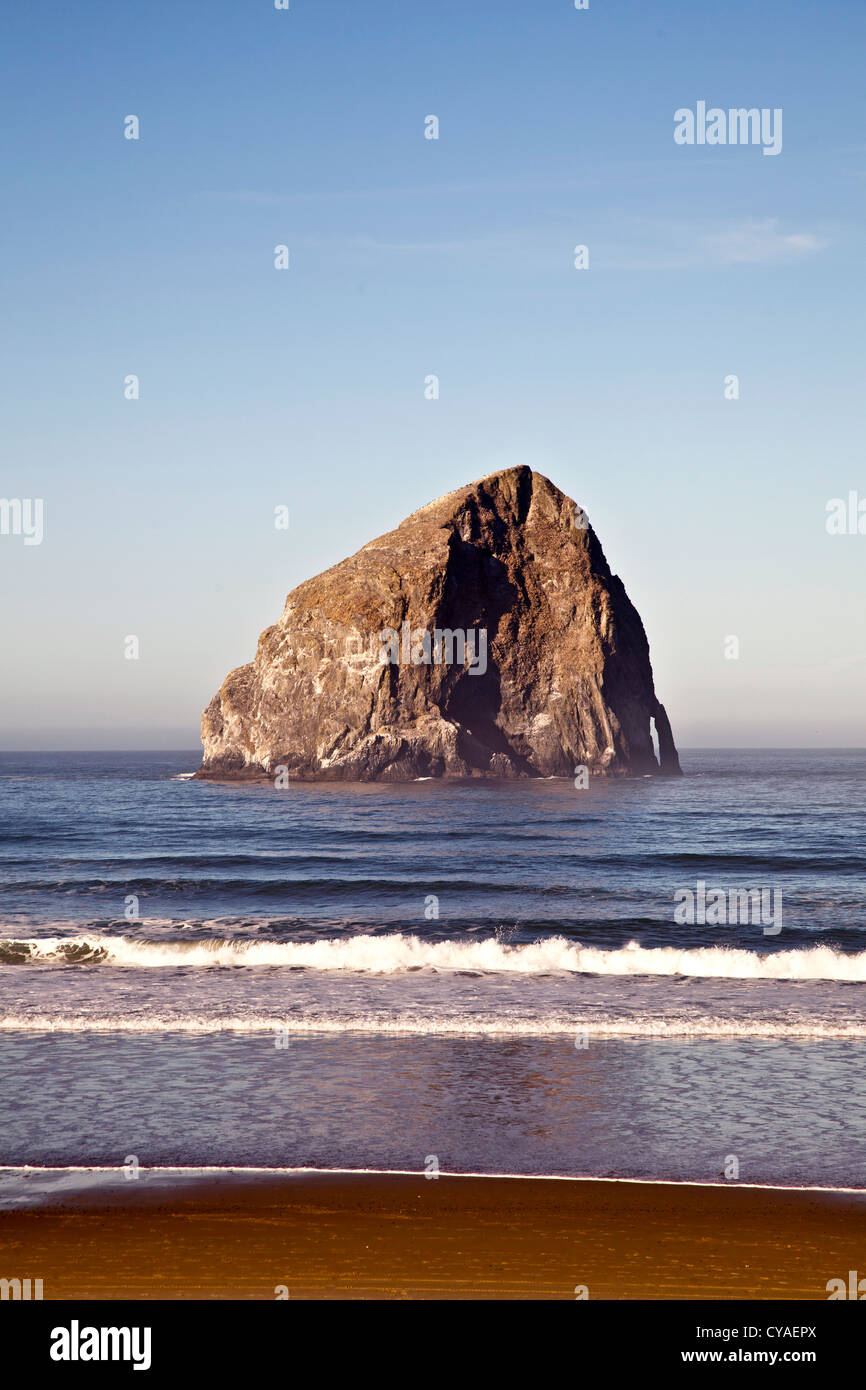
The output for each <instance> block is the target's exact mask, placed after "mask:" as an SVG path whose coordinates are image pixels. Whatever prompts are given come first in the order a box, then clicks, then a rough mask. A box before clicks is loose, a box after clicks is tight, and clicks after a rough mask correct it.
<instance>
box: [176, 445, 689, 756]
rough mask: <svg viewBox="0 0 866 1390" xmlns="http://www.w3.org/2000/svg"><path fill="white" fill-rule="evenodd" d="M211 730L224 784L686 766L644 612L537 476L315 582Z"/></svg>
mask: <svg viewBox="0 0 866 1390" xmlns="http://www.w3.org/2000/svg"><path fill="white" fill-rule="evenodd" d="M651 721H653V722H654V724H655V730H656V735H657V739H658V753H659V756H658V758H657V757H656V754H655V751H654V747H653V738H652V731H651ZM201 733H202V743H203V745H204V761H203V764H202V767H201V770H200V771H199V773H198V776H199V777H209V778H239V777H262V776H268V777H274V776H275V775H282V776H283V777H287V778H288V779H299V780H306V781H317V780H326V779H327V780H346V781H410V780H412V779H414V778H416V777H442V778H446V777H451V778H455V777H473V778H477V777H574V776H575V773H576V770H577V769H581V768H585V769H586V770H587V773H588V774H606V775H615V774H624V775H632V776H640V775H644V774H646V773H665V774H678V773H679V772H680V766H679V759H678V757H677V751H676V747H675V745H674V739H673V734H672V733H671V727H670V723H669V721H668V717H667V715H666V713H665V710H664V706H663V705H661V704H660V703H659V701H658V699H657V698H656V693H655V687H654V685H653V674H652V667H651V666H650V658H649V645H648V643H647V638H646V634H645V632H644V629H643V624H642V622H641V620H640V617H639V616H638V613H637V611H636V610H635V608H634V607H633V605H632V603H631V602H630V600H629V598H628V595H627V594H626V592H625V589H624V587H623V584H622V582H621V580H620V579H618V578H617V576H616V575H615V574H611V571H610V567H609V565H608V563H607V561H606V559H605V557H604V552H603V551H602V548H601V545H600V544H599V541H598V538H597V537H596V535H595V532H594V531H593V529H592V527H591V526H590V525H589V522H588V519H587V518H586V516H585V514H584V513H583V512H582V511H581V509H580V508H579V507H578V506H577V505H576V504H575V503H574V502H573V501H572V500H571V499H570V498H569V497H566V496H565V494H564V493H562V492H560V491H559V489H558V488H556V487H554V486H553V484H552V483H551V482H549V481H548V479H547V478H545V477H542V475H541V474H540V473H534V472H533V471H532V469H530V468H526V467H521V468H508V469H505V470H503V471H502V472H500V473H493V474H491V475H490V476H489V477H487V478H482V479H481V480H480V481H479V482H476V483H471V484H469V485H468V486H467V487H462V488H458V489H457V490H456V491H454V492H449V493H447V494H446V495H445V496H444V497H440V498H438V499H437V500H436V501H435V502H430V503H429V504H428V505H427V506H426V507H422V508H421V510H420V511H417V512H413V513H412V515H411V516H410V517H407V518H406V520H405V521H403V522H401V524H400V525H399V526H398V527H397V528H396V530H394V531H389V532H388V534H387V535H385V536H381V537H380V538H379V539H378V540H374V541H370V542H369V544H368V545H365V546H364V547H363V549H361V550H359V551H358V552H357V554H356V555H353V556H351V557H350V558H349V559H348V560H343V561H342V562H341V563H340V564H338V565H334V566H333V567H332V568H331V569H329V570H325V572H324V574H320V575H317V577H316V578H315V579H309V580H307V581H306V582H305V583H303V584H300V585H299V586H298V588H297V589H294V590H293V591H292V593H290V594H289V596H288V598H287V599H286V604H285V608H284V609H283V614H282V617H281V618H280V620H279V622H277V623H275V624H274V626H273V627H269V628H267V629H266V630H265V631H264V632H263V633H262V635H261V637H260V638H259V644H258V649H257V651H256V655H255V659H254V660H253V661H252V662H251V663H250V664H249V665H247V666H239V667H238V668H237V670H235V671H232V672H230V673H229V675H228V676H227V677H226V679H225V681H224V682H223V684H222V687H221V689H220V690H219V692H218V693H217V694H216V695H215V696H214V698H213V699H212V700H211V702H210V704H209V705H208V707H207V709H206V710H205V712H204V715H203V716H202V728H201ZM580 775H583V774H580Z"/></svg>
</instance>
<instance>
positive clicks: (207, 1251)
mask: <svg viewBox="0 0 866 1390" xmlns="http://www.w3.org/2000/svg"><path fill="white" fill-rule="evenodd" d="M864 1263H866V1194H859V1193H842V1192H820V1191H802V1190H784V1189H782V1190H780V1189H767V1188H761V1189H758V1188H744V1187H740V1188H737V1187H733V1186H732V1187H722V1186H715V1185H714V1186H699V1185H686V1184H657V1183H632V1182H605V1181H593V1180H566V1181H560V1180H556V1179H536V1178H532V1179H513V1178H479V1177H458V1176H445V1175H443V1176H440V1177H439V1178H437V1179H425V1178H424V1176H423V1174H419V1175H417V1176H416V1175H402V1174H401V1175H390V1174H363V1175H356V1174H333V1173H316V1174H311V1173H303V1174H297V1175H294V1174H293V1175H280V1176H278V1177H261V1176H254V1177H251V1176H248V1175H231V1176H225V1177H219V1178H187V1179H184V1180H182V1185H180V1186H178V1183H177V1181H176V1180H175V1181H174V1182H173V1183H172V1184H170V1185H167V1184H166V1182H165V1180H164V1179H154V1178H153V1177H149V1176H148V1175H147V1174H143V1175H142V1177H141V1178H140V1179H139V1180H138V1181H137V1182H135V1183H126V1184H124V1185H123V1186H122V1187H121V1186H120V1185H118V1187H117V1188H114V1189H111V1190H109V1191H108V1192H107V1191H106V1190H105V1189H104V1188H103V1189H102V1190H90V1191H87V1192H80V1193H77V1194H75V1195H72V1196H64V1197H63V1198H62V1199H55V1200H53V1201H51V1202H48V1203H46V1204H45V1205H43V1206H40V1207H37V1208H30V1209H27V1210H13V1211H5V1212H2V1213H0V1272H2V1273H3V1274H5V1275H7V1276H11V1275H12V1274H18V1275H20V1276H21V1277H28V1276H29V1277H32V1278H41V1279H42V1280H43V1285H44V1298H45V1299H46V1300H48V1299H150V1298H162V1299H165V1298H168V1299H274V1298H275V1297H277V1296H278V1294H277V1290H278V1289H283V1290H285V1291H287V1293H288V1296H289V1297H290V1298H293V1299H299V1298H300V1299H574V1298H575V1296H576V1295H575V1290H576V1288H577V1287H579V1286H586V1288H587V1290H588V1296H589V1298H591V1299H746V1298H749V1299H754V1298H757V1299H815V1300H825V1299H826V1298H827V1292H826V1285H827V1281H828V1279H830V1278H835V1277H843V1278H846V1277H847V1273H848V1271H849V1270H850V1269H858V1268H860V1267H861V1266H863V1265H864ZM283 1296H284V1297H285V1296H286V1295H285V1292H284V1293H283Z"/></svg>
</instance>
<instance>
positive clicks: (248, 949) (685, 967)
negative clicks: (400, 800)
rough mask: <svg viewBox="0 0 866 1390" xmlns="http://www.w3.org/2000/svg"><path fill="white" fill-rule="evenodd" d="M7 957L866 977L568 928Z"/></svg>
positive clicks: (114, 941)
mask: <svg viewBox="0 0 866 1390" xmlns="http://www.w3.org/2000/svg"><path fill="white" fill-rule="evenodd" d="M0 964H2V965H28V964H30V965H32V964H46V965H48V964H50V965H79V966H80V965H103V966H122V967H126V968H134V969H172V968H177V967H179V966H182V967H186V968H196V969H201V968H207V967H213V966H222V967H232V966H234V967H251V966H258V967H279V966H281V967H284V968H290V969H305V970H323V971H339V970H344V971H353V972H356V973H364V974H376V975H396V974H401V973H403V972H405V971H410V970H430V971H467V970H469V971H476V972H478V973H480V974H494V973H509V974H525V975H549V974H555V973H560V972H565V973H572V974H582V975H664V976H672V975H688V976H694V977H697V978H719V979H735V980H841V981H848V982H858V981H866V951H859V952H845V951H836V950H834V949H833V948H832V947H829V946H813V947H810V948H808V949H804V950H790V951H784V950H783V951H779V950H774V951H768V952H759V951H749V950H743V949H740V948H736V947H728V946H700V947H694V948H692V949H688V948H682V949H681V948H679V947H675V946H658V947H644V946H639V945H638V944H637V942H634V941H630V942H629V943H628V945H626V946H623V947H620V948H617V949H611V950H604V949H601V948H599V947H594V946H582V945H580V943H579V942H572V941H567V940H566V939H565V938H564V937H552V938H548V939H547V940H545V941H539V942H532V943H529V944H525V945H514V946H511V945H507V944H505V943H503V942H501V941H498V940H496V939H495V938H490V939H487V940H483V941H478V940H473V941H463V940H445V941H426V940H424V939H423V938H421V937H419V936H413V935H410V934H404V933H402V932H394V933H390V934H388V935H382V936H369V935H359V936H354V937H349V938H346V937H343V938H339V939H333V938H324V939H321V940H317V941H269V942H263V941H247V940H229V939H225V938H220V937H214V938H211V939H210V940H204V941H201V940H199V941H165V942H155V941H142V940H134V939H132V938H129V937H122V936H98V935H93V936H77V937H60V936H57V937H31V938H25V939H22V940H17V941H16V940H0Z"/></svg>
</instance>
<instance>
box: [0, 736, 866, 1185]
mask: <svg viewBox="0 0 866 1390" xmlns="http://www.w3.org/2000/svg"><path fill="white" fill-rule="evenodd" d="M681 760H682V765H683V771H684V774H685V775H684V776H683V777H682V778H681V779H680V778H649V777H647V778H638V779H636V780H631V779H629V780H625V779H624V780H610V781H595V780H594V781H592V782H591V784H590V787H589V788H588V789H586V790H582V789H578V788H577V787H575V785H574V784H573V783H572V782H571V781H570V780H568V779H550V780H534V781H520V782H491V783H483V782H475V783H465V784H464V783H441V782H437V781H429V780H428V781H420V782H414V783H410V784H402V785H383V784H378V785H377V784H365V785H355V784H339V783H335V784H309V783H297V784H292V785H290V786H289V787H287V788H284V789H279V790H278V789H275V788H274V787H273V786H272V785H271V784H270V783H263V784H249V783H244V784H225V783H223V784H219V783H210V782H199V781H195V780H193V779H192V777H191V775H190V774H191V773H192V771H193V769H194V768H195V767H196V766H197V765H198V762H199V755H198V754H197V753H196V752H195V751H190V752H188V753H174V752H172V753H128V752H124V753H64V754H58V753H50V754H49V753H44V754H34V753H26V754H25V753H21V754H17V753H6V754H2V755H0V881H2V898H0V938H2V939H0V1119H2V1124H0V1165H3V1171H2V1172H0V1204H5V1205H17V1204H21V1203H26V1202H27V1201H28V1200H30V1196H29V1195H28V1194H33V1193H35V1192H36V1191H37V1190H39V1189H40V1188H41V1187H43V1186H44V1184H45V1183H46V1182H50V1181H55V1180H56V1181H57V1182H62V1181H65V1180H66V1179H67V1178H68V1176H69V1174H70V1173H75V1172H78V1171H79V1170H82V1169H92V1170H94V1174H93V1175H91V1180H94V1181H95V1180H103V1179H104V1180H106V1181H123V1174H122V1172H121V1170H122V1169H123V1167H124V1166H125V1165H126V1166H127V1167H128V1166H129V1165H130V1164H132V1162H133V1160H134V1162H135V1165H140V1167H141V1168H144V1169H148V1170H151V1169H152V1170H165V1169H173V1168H179V1169H184V1170H188V1169H194V1170H197V1169H202V1168H218V1169H219V1168H249V1169H257V1168H263V1169H271V1170H283V1169H287V1168H288V1169H292V1168H306V1167H312V1168H329V1169H351V1170H355V1169H360V1170H388V1171H404V1170H405V1171H412V1172H424V1171H428V1172H429V1171H431V1170H434V1169H438V1170H439V1171H441V1172H449V1171H451V1172H473V1173H503V1174H505V1173H507V1174H527V1175H529V1174H548V1175H561V1176H564V1177H566V1176H596V1177H618V1178H645V1179H664V1180H674V1181H676V1180H689V1181H698V1182H728V1181H739V1182H741V1183H757V1184H780V1185H793V1186H820V1187H854V1188H866V1097H864V1085H863V1082H862V1077H863V1075H864V1070H866V1066H864V1064H866V1015H864V1001H866V918H864V908H863V852H864V846H866V833H864V832H866V751H864V750H811V751H780V750H773V751H754V750H750V751H730V750H724V751H721V750H713V751H706V750H704V751H701V750H691V751H690V750H686V751H685V752H683V753H682V759H681ZM719 890H723V892H724V894H725V902H726V903H732V902H735V901H736V902H737V903H739V904H740V911H739V918H738V920H735V921H733V922H731V921H729V920H722V921H719V920H713V914H712V912H711V911H709V910H706V911H703V912H701V911H700V909H699V907H698V904H700V903H704V902H707V903H709V902H712V901H715V902H716V903H717V904H718V902H719V901H720V898H719V896H718V893H719ZM744 890H755V893H756V898H757V897H758V896H759V895H760V894H761V893H763V895H764V896H763V902H764V906H765V908H766V907H767V906H768V905H769V904H771V903H772V904H775V909H774V914H775V915H770V916H767V915H766V913H765V916H764V918H763V919H762V918H761V916H760V914H758V913H756V911H755V901H756V899H751V900H749V901H750V903H751V911H744V910H743V909H742V903H743V902H744V901H745V892H744ZM737 892H743V898H739V899H738V898H736V896H735V895H736V893H737ZM714 894H715V895H716V896H715V898H714V897H713V895H714ZM732 895H733V896H732ZM691 902H694V904H695V911H694V913H692V914H691V915H692V918H693V920H690V921H689V920H686V921H683V920H682V912H684V911H687V908H683V909H681V912H680V920H677V915H676V913H677V907H676V905H677V903H681V904H682V903H685V904H687V905H688V904H689V903H691ZM727 911H728V915H736V914H732V913H730V910H729V909H728V910H727ZM718 916H719V913H718V909H717V910H716V918H718ZM702 917H703V918H704V920H700V918H702ZM42 1170H48V1171H47V1172H43V1171H42ZM100 1174H102V1177H100Z"/></svg>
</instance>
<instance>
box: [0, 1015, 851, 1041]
mask: <svg viewBox="0 0 866 1390" xmlns="http://www.w3.org/2000/svg"><path fill="white" fill-rule="evenodd" d="M2 1030H6V1031H9V1032H16V1033H135V1034H142V1035H144V1034H147V1033H244V1034H253V1033H262V1034H269V1035H271V1036H272V1037H273V1038H274V1040H275V1041H276V1040H277V1037H278V1035H283V1036H284V1037H289V1038H291V1037H292V1036H298V1037H301V1036H308V1035H311V1034H335V1033H368V1034H376V1035H380V1036H385V1037H390V1036H397V1035H400V1036H405V1037H420V1036H425V1037H429V1036H439V1037H473V1036H482V1037H494V1036H495V1037H540V1038H544V1037H551V1038H556V1037H567V1038H568V1039H571V1038H573V1037H575V1036H576V1035H577V1034H579V1033H586V1034H588V1035H589V1036H590V1037H592V1038H595V1039H599V1038H635V1039H637V1038H840V1039H841V1038H866V1022H851V1023H834V1022H832V1021H828V1020H820V1019H811V1018H808V1017H801V1018H796V1019H778V1018H758V1017H749V1018H727V1019H725V1018H715V1017H709V1016H707V1017H689V1018H682V1017H676V1016H672V1017H668V1018H662V1017H658V1016H655V1017H632V1016H613V1015H608V1016H602V1017H598V1016H595V1015H593V1016H585V1017H582V1016H577V1015H575V1016H574V1017H569V1016H567V1015H564V1014H562V1013H558V1014H542V1015H537V1016H529V1015H527V1016H524V1017H521V1016H520V1015H519V1014H515V1012H514V1010H513V1009H508V1010H503V1012H501V1013H493V1014H463V1015H448V1014H444V1013H408V1012H403V1013H399V1012H398V1013H395V1012H394V1011H390V1010H389V1011H388V1012H382V1013H375V1012H367V1013H361V1012H359V1013H350V1012H346V1013H331V1014H322V1015H319V1016H315V1017H308V1018H298V1017H288V1018H285V1017H284V1018H281V1017H279V1015H273V1016H267V1015H263V1014H252V1015H236V1016H234V1015H213V1014H207V1013H187V1014H182V1013H177V1014H173V1013H160V1012H154V1013H148V1014H145V1015H139V1016H137V1017H130V1015H129V1014H107V1015H96V1014H87V1013H80V1014H37V1013H33V1014H6V1015H0V1031H2Z"/></svg>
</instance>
